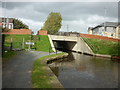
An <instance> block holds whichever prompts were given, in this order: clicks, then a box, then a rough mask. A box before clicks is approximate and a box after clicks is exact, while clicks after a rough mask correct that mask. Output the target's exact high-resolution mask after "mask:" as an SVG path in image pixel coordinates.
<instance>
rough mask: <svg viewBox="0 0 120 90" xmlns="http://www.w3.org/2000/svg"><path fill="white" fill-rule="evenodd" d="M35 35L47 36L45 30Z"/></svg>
mask: <svg viewBox="0 0 120 90" xmlns="http://www.w3.org/2000/svg"><path fill="white" fill-rule="evenodd" d="M37 35H48V32H47V31H46V30H40V31H38V33H37Z"/></svg>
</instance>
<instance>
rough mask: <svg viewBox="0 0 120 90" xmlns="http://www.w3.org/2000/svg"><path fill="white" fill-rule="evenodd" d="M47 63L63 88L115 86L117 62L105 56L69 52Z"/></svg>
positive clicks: (116, 83)
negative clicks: (61, 57) (65, 55)
mask: <svg viewBox="0 0 120 90" xmlns="http://www.w3.org/2000/svg"><path fill="white" fill-rule="evenodd" d="M69 54H70V55H69V57H68V58H65V59H61V60H59V61H58V60H57V61H55V62H52V63H50V64H48V65H49V67H50V68H51V70H52V71H53V72H54V74H55V75H56V76H57V77H58V79H59V81H60V82H61V84H62V85H63V87H64V88H117V87H118V64H119V63H117V62H113V61H111V60H110V59H107V58H100V57H94V56H88V55H83V54H79V53H74V52H71V53H69Z"/></svg>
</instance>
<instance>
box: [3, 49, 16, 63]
mask: <svg viewBox="0 0 120 90" xmlns="http://www.w3.org/2000/svg"><path fill="white" fill-rule="evenodd" d="M15 55H17V53H16V52H15V51H7V52H4V53H3V56H2V61H7V60H9V59H10V58H12V57H13V56H15Z"/></svg>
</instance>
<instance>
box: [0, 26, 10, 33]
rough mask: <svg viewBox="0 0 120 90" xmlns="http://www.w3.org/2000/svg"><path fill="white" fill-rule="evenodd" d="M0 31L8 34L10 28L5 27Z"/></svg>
mask: <svg viewBox="0 0 120 90" xmlns="http://www.w3.org/2000/svg"><path fill="white" fill-rule="evenodd" d="M0 30H2V32H8V31H9V29H8V28H3V27H0Z"/></svg>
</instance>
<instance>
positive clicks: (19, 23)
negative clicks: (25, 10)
mask: <svg viewBox="0 0 120 90" xmlns="http://www.w3.org/2000/svg"><path fill="white" fill-rule="evenodd" d="M13 25H14V26H13V28H14V29H29V27H28V26H27V25H26V24H24V23H23V22H22V21H20V20H19V19H15V18H14V19H13Z"/></svg>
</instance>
